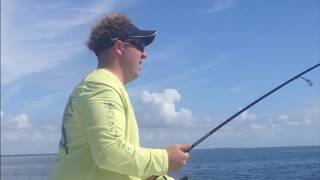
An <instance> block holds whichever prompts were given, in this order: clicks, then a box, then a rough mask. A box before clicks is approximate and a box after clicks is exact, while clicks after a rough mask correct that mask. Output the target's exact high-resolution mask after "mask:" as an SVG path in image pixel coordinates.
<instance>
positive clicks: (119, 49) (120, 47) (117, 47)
mask: <svg viewBox="0 0 320 180" xmlns="http://www.w3.org/2000/svg"><path fill="white" fill-rule="evenodd" d="M113 47H114V48H115V52H116V53H117V54H119V55H121V54H122V51H123V49H124V45H123V43H122V41H120V40H117V41H116V42H115V43H114V46H113Z"/></svg>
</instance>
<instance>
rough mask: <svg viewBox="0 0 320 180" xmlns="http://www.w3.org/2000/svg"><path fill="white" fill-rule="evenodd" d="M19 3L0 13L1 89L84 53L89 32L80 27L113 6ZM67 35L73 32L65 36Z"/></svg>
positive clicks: (106, 3)
mask: <svg viewBox="0 0 320 180" xmlns="http://www.w3.org/2000/svg"><path fill="white" fill-rule="evenodd" d="M19 3H23V1H10V2H9V1H7V2H6V3H3V4H2V5H3V6H4V7H3V9H4V10H5V11H4V12H1V14H2V15H1V24H2V25H4V26H1V60H2V62H1V84H2V85H6V84H9V83H12V82H14V81H16V80H18V79H20V78H22V77H25V76H28V75H30V74H32V73H36V72H41V71H45V70H47V69H50V68H53V67H56V66H58V65H61V64H62V63H63V62H65V61H70V60H72V59H74V58H75V57H76V56H77V55H78V54H80V53H81V52H83V51H85V41H86V38H87V35H88V32H89V30H90V28H88V27H86V28H83V27H82V25H89V24H90V23H93V22H94V20H95V19H96V18H97V17H98V16H100V15H101V14H102V13H105V12H108V11H112V10H113V9H114V8H115V7H116V5H117V3H116V1H113V0H112V1H101V0H99V1H93V2H91V3H90V5H81V4H74V5H73V6H72V7H70V4H68V3H62V2H59V1H58V2H55V1H52V2H50V3H49V5H48V3H34V2H33V1H31V2H30V3H24V4H23V7H22V5H21V4H19ZM83 6H86V7H85V8H83ZM8 7H9V8H8ZM80 7H81V8H80ZM34 9H38V11H37V10H34ZM81 9H82V10H81ZM84 9H87V10H86V11H85V10H84ZM80 10H81V11H80ZM12 11H14V12H12ZM43 12H46V13H45V15H44V14H43ZM17 27H18V28H17ZM70 31H74V32H73V33H68V32H70Z"/></svg>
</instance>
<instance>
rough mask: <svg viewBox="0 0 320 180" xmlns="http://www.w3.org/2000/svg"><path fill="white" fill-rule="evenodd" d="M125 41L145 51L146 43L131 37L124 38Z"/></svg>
mask: <svg viewBox="0 0 320 180" xmlns="http://www.w3.org/2000/svg"><path fill="white" fill-rule="evenodd" d="M123 42H126V43H129V44H130V45H132V46H133V47H134V48H136V49H137V50H139V51H140V52H144V47H145V45H144V43H143V42H141V41H137V40H132V39H130V40H124V41H123Z"/></svg>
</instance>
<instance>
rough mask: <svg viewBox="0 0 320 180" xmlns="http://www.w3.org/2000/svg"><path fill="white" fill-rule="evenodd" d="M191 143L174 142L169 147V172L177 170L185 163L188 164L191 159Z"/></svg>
mask: <svg viewBox="0 0 320 180" xmlns="http://www.w3.org/2000/svg"><path fill="white" fill-rule="evenodd" d="M190 147H191V146H190V145H189V144H173V145H170V146H169V147H168V148H167V152H168V156H169V168H168V172H177V171H178V170H179V169H180V168H181V167H182V166H183V165H186V164H187V161H188V159H189V153H187V152H186V151H188V150H189V149H190Z"/></svg>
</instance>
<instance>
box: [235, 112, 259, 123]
mask: <svg viewBox="0 0 320 180" xmlns="http://www.w3.org/2000/svg"><path fill="white" fill-rule="evenodd" d="M256 118H257V116H256V115H255V114H253V113H250V112H249V111H248V110H247V111H244V112H243V113H241V114H240V115H239V119H240V121H253V120H256Z"/></svg>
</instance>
